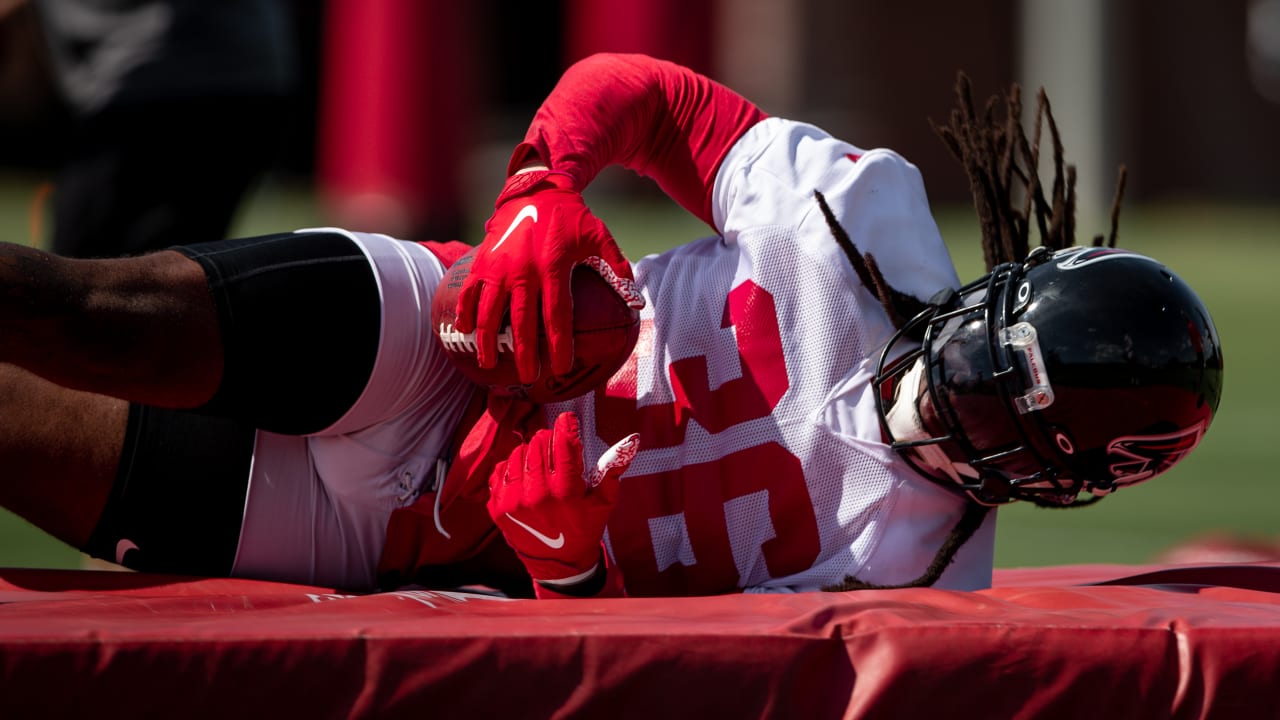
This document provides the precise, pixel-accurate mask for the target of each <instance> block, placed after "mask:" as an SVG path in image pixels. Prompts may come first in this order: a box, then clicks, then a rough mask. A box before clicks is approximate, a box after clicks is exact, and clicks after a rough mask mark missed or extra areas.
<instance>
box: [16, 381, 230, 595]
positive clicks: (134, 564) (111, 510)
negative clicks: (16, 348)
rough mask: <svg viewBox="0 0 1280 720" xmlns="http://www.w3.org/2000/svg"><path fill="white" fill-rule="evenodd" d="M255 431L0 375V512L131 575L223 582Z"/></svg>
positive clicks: (220, 421) (226, 571) (206, 417)
mask: <svg viewBox="0 0 1280 720" xmlns="http://www.w3.org/2000/svg"><path fill="white" fill-rule="evenodd" d="M253 441H254V430H253V428H251V427H249V426H246V425H244V424H242V423H237V422H235V421H231V420H227V419H224V418H215V417H209V416H205V415H200V414H197V413H192V412H184V411H174V410H162V409H157V408H151V407H148V406H145V405H136V404H134V405H130V404H129V403H126V402H124V401H122V400H118V399H116V398H111V397H107V396H105V395H95V394H92V393H86V392H82V391H78V390H68V389H67V388H63V387H60V386H58V385H55V384H53V383H51V382H49V381H47V380H44V379H42V378H40V377H37V376H36V375H33V374H31V373H29V372H27V371H25V370H22V369H21V368H18V367H16V366H13V365H5V364H0V468H3V471H2V472H0V506H3V507H5V508H6V509H8V510H10V511H12V512H14V513H16V514H17V515H19V516H20V517H22V518H24V519H26V520H27V521H29V522H31V523H32V524H33V525H35V526H36V527H39V528H40V529H42V530H44V531H45V532H48V533H49V534H50V535H53V536H54V537H56V538H58V539H59V540H62V541H63V542H65V543H67V544H69V545H71V546H73V547H76V548H78V549H80V550H83V551H85V552H87V553H89V554H90V555H92V556H94V557H98V558H102V559H105V560H109V561H111V562H114V563H119V564H123V565H127V566H128V567H131V568H134V569H136V570H148V571H154V572H169V573H181V574H196V575H215V576H221V575H226V574H228V573H229V572H230V570H231V565H232V562H233V560H234V558H235V553H236V548H237V542H238V540H239V532H240V523H241V513H242V510H243V507H244V496H245V488H246V486H247V484H248V479H249V467H250V462H251V458H252V454H253Z"/></svg>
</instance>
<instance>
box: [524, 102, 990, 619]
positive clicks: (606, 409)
mask: <svg viewBox="0 0 1280 720" xmlns="http://www.w3.org/2000/svg"><path fill="white" fill-rule="evenodd" d="M863 158H869V160H870V161H869V162H866V163H865V164H862V163H863ZM716 182H717V191H716V204H715V206H714V207H713V212H714V214H715V217H716V219H717V223H718V224H719V225H720V229H721V232H722V235H721V236H719V237H712V238H704V239H702V240H699V241H695V242H693V243H690V244H688V245H684V246H681V247H678V248H675V249H673V250H671V251H668V252H666V253H663V254H661V255H656V256H650V257H647V258H644V259H642V260H641V261H639V262H638V263H637V265H636V278H637V281H638V283H639V285H640V287H641V288H642V289H643V291H644V293H645V295H646V299H647V300H648V306H647V307H646V309H645V310H644V311H643V312H642V335H641V339H640V342H639V343H638V346H637V350H636V352H635V353H634V355H633V359H632V362H630V363H628V365H626V366H624V367H623V368H622V369H621V370H620V371H619V372H618V374H617V375H615V376H614V378H613V379H611V381H610V382H609V383H608V385H607V387H606V388H604V389H601V390H599V391H597V392H596V393H594V394H592V395H588V396H585V397H583V398H579V399H577V400H575V401H572V402H570V403H560V404H557V405H554V406H549V407H548V408H547V412H548V417H554V415H555V414H557V413H559V412H561V411H564V410H569V409H572V410H575V411H577V412H578V413H579V416H580V418H581V419H582V422H583V435H584V446H585V448H586V452H587V454H588V457H589V458H593V457H598V456H599V455H600V454H601V453H603V451H604V450H605V448H607V447H608V445H609V444H611V443H612V442H613V441H616V440H617V439H618V438H620V437H621V436H622V435H623V434H625V433H629V432H639V433H640V435H641V448H642V449H641V451H640V453H639V455H638V456H637V457H636V459H635V461H634V462H633V463H632V466H631V468H630V469H629V471H628V472H627V474H626V475H625V476H624V477H623V481H622V494H621V497H620V499H619V504H618V507H617V509H616V510H615V512H614V515H613V517H612V518H611V520H610V523H609V528H608V530H607V548H608V551H609V553H610V556H611V558H612V559H613V561H614V564H615V565H616V566H617V567H618V568H619V569H620V570H621V572H622V574H623V577H624V581H625V583H626V587H627V592H628V593H629V594H632V595H668V594H688V593H707V592H730V591H733V590H735V589H741V588H754V589H777V590H787V589H801V590H805V589H817V588H819V587H822V586H824V585H828V584H832V583H836V582H839V581H841V580H842V579H844V577H845V576H846V575H851V574H858V575H859V577H862V579H864V580H867V581H870V582H905V581H906V580H909V579H911V578H914V577H916V576H917V575H919V574H920V572H921V571H922V570H923V569H924V567H926V566H927V565H928V563H929V561H930V560H931V559H932V554H933V552H935V551H936V550H937V547H938V546H939V545H940V544H941V542H942V540H943V538H945V536H946V533H947V532H948V531H949V530H950V528H951V526H952V525H953V524H954V522H955V520H956V519H958V518H959V515H960V513H961V511H962V510H963V501H962V500H961V499H959V498H958V497H955V496H953V495H952V494H950V493H947V492H946V491H945V490H942V489H941V488H938V487H936V486H934V485H932V484H931V483H928V482H927V481H925V480H923V479H921V478H919V477H917V476H915V475H914V474H913V472H912V471H911V470H910V469H909V468H908V467H907V466H905V464H903V463H901V461H899V460H898V459H897V458H896V456H894V455H893V453H892V451H890V450H889V448H888V447H887V446H885V445H884V444H883V443H882V442H881V441H880V434H879V427H878V424H877V422H876V420H875V415H874V412H873V411H872V409H871V400H872V398H871V395H870V393H869V392H868V388H869V379H870V369H871V368H870V365H871V364H872V363H873V362H874V358H871V357H869V356H871V355H874V352H875V351H876V350H877V349H878V348H879V347H880V346H881V345H882V344H883V343H884V342H885V341H886V340H887V339H888V337H889V336H890V335H891V333H892V330H893V329H892V327H891V326H890V323H889V321H888V319H887V316H886V314H885V312H884V310H883V309H882V308H881V307H880V305H879V303H878V301H877V300H876V299H875V298H874V297H873V296H872V295H871V293H869V292H868V291H867V290H866V289H865V288H863V287H862V286H861V284H860V283H859V282H858V280H857V276H856V274H855V273H854V271H853V269H852V266H851V265H850V264H849V262H848V260H847V259H846V258H845V256H844V252H843V250H841V249H840V247H839V245H838V244H837V242H836V240H835V239H834V237H833V235H832V233H831V232H830V229H829V228H828V227H827V225H826V222H825V220H824V219H823V217H822V214H821V212H820V210H819V207H818V204H817V201H816V199H815V198H814V195H813V192H814V190H819V191H821V192H822V193H823V195H824V196H825V197H826V199H827V202H828V203H829V204H830V206H831V207H832V209H833V211H834V212H835V214H836V216H837V218H839V219H840V222H841V225H842V226H844V227H845V228H846V229H847V230H850V234H851V235H852V236H853V237H854V242H855V243H857V244H858V247H859V249H860V250H862V251H863V252H870V253H872V254H874V255H875V257H876V259H877V262H878V263H879V264H880V265H881V267H882V268H887V269H886V276H887V278H888V279H889V281H890V282H891V283H895V287H905V288H906V289H907V291H909V292H914V293H917V294H923V295H924V296H925V297H927V296H928V295H931V294H932V293H933V292H934V291H936V290H937V289H939V288H940V287H941V286H943V285H948V284H949V285H952V286H955V285H956V284H957V282H958V281H957V280H956V278H955V273H954V269H953V268H952V267H951V264H950V260H949V257H948V256H947V254H946V251H945V247H944V246H943V245H942V241H941V238H940V237H939V236H938V233H937V228H936V226H935V225H934V224H933V220H932V217H931V216H930V215H929V214H928V208H927V203H926V202H925V201H924V193H923V185H922V184H921V183H920V181H919V176H918V173H917V172H916V171H915V168H914V167H913V166H910V165H909V164H908V163H906V162H905V161H904V160H902V159H901V158H900V157H898V156H897V155H896V154H893V153H890V152H888V151H872V152H870V153H867V152H864V151H862V150H861V149H858V148H855V147H853V146H851V145H848V144H846V143H841V142H838V141H835V140H833V139H831V138H830V137H829V136H826V135H825V134H823V133H821V131H818V130H816V128H812V127H810V126H805V125H802V124H798V123H790V122H788V121H783V120H778V119H771V120H768V121H765V122H762V123H760V124H758V125H757V126H755V127H754V128H753V129H752V130H751V131H749V132H748V133H747V135H745V136H744V137H743V138H742V139H741V140H740V141H739V142H738V144H737V145H736V146H735V147H734V149H733V150H732V151H731V152H730V154H729V156H728V158H727V159H726V161H725V164H724V165H723V166H722V168H721V171H720V175H719V176H718V179H717V181H716ZM878 198H882V200H881V199H878ZM854 228H856V229H857V230H858V233H859V234H858V235H854V234H853V229H854ZM859 235H861V236H862V237H859ZM913 265H914V266H915V269H911V268H912V267H913ZM888 269H892V271H893V272H894V273H895V274H898V275H901V274H903V273H908V272H910V273H911V277H910V278H909V279H904V281H903V282H902V283H901V285H899V284H898V283H896V282H895V281H896V280H897V278H896V277H895V276H894V275H890V274H889V272H890V271H889V270H888ZM673 421H674V422H673ZM904 488H908V489H909V492H907V491H905V490H904ZM904 493H905V494H907V495H911V496H912V497H917V496H920V495H921V494H923V495H924V496H926V497H927V498H928V502H914V501H913V502H912V503H905V504H902V507H899V505H900V503H899V500H900V498H901V497H903V496H904ZM916 515H919V517H916ZM890 526H894V527H895V528H896V530H897V533H898V535H899V536H900V537H901V536H902V533H903V530H904V528H906V529H907V530H909V531H912V532H914V534H911V532H909V533H908V534H907V535H906V537H907V538H908V541H906V542H903V541H895V543H894V544H893V547H886V546H884V545H883V544H882V543H881V540H882V538H883V537H884V535H885V532H886V528H889V527H890ZM917 539H918V540H919V542H916V540H917ZM967 562H969V565H970V566H969V567H965V568H961V569H960V570H958V571H957V573H954V574H952V578H953V580H952V582H951V584H952V585H953V586H971V585H974V584H981V582H982V579H981V578H983V577H984V576H989V566H990V557H989V553H985V554H984V553H981V552H979V553H976V557H972V558H971V559H970V560H969V561H967ZM868 575H869V576H868ZM974 578H977V579H976V580H975V579H974ZM944 579H946V577H945V576H944ZM944 584H945V583H944Z"/></svg>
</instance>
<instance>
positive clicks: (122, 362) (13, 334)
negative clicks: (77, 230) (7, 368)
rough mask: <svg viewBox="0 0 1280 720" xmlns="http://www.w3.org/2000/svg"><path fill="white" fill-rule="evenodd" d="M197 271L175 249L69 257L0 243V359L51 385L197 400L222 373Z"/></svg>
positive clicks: (169, 402)
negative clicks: (127, 255)
mask: <svg viewBox="0 0 1280 720" xmlns="http://www.w3.org/2000/svg"><path fill="white" fill-rule="evenodd" d="M222 356H223V354H222V347H221V337H220V334H219V332H218V325H217V313H216V310H215V306H214V302H213V299H212V297H211V296H210V292H209V285H208V281H207V279H206V277H205V275H204V271H203V269H202V268H201V267H200V265H199V264H198V263H195V262H193V261H191V260H190V259H188V258H187V257H184V256H183V255H181V254H179V253H176V252H160V253H155V254H151V255H145V256H141V257H136V258H126V259H118V260H69V259H66V258H61V257H58V256H55V255H52V254H49V253H45V252H41V251H39V250H35V249H33V248H28V247H23V246H19V245H11V244H3V243H0V362H9V363H12V364H15V365H18V366H21V367H23V368H26V369H27V370H29V371H30V372H33V373H37V374H39V375H40V376H42V377H44V378H45V379H47V380H50V381H52V382H54V383H56V384H58V385H61V386H63V387H67V388H73V389H77V390H84V391H88V392H92V393H97V394H102V395H111V396H113V397H119V398H122V399H127V400H132V401H136V402H143V403H149V404H153V405H159V406H164V407H195V406H198V405H200V404H201V403H203V402H205V401H207V400H208V399H209V398H210V397H211V396H212V395H213V393H214V391H215V389H216V388H217V387H218V384H219V382H220V379H221V375H222Z"/></svg>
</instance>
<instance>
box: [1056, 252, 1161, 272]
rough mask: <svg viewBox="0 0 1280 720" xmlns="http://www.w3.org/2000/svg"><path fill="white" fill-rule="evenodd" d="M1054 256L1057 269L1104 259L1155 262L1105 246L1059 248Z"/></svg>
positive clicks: (1084, 264) (1074, 266) (1068, 268)
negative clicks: (1130, 259) (1056, 259)
mask: <svg viewBox="0 0 1280 720" xmlns="http://www.w3.org/2000/svg"><path fill="white" fill-rule="evenodd" d="M1054 257H1056V258H1058V269H1059V270H1074V269H1076V268H1081V267H1084V266H1086V265H1092V264H1094V263H1099V262H1104V261H1106V260H1118V259H1120V258H1134V259H1135V260H1146V261H1147V262H1156V261H1155V260H1153V259H1151V258H1149V257H1147V256H1146V255H1139V254H1138V253H1135V252H1129V251H1128V250H1120V249H1117V248H1105V247H1083V246H1082V247H1072V248H1066V249H1065V250H1059V251H1058V252H1057V253H1056V254H1055V255H1054Z"/></svg>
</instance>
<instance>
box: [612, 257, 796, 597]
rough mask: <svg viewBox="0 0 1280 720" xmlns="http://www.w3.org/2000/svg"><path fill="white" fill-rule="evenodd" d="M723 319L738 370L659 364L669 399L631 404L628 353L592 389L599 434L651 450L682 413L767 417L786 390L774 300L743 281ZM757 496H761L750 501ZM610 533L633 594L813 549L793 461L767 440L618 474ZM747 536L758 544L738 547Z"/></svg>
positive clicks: (725, 582) (717, 585)
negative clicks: (713, 376)
mask: <svg viewBox="0 0 1280 720" xmlns="http://www.w3.org/2000/svg"><path fill="white" fill-rule="evenodd" d="M731 326H732V327H733V328H734V330H735V337H736V342H737V349H738V356H739V359H740V367H741V369H742V372H741V375H740V376H739V377H737V378H735V379H733V380H729V381H727V382H724V383H722V384H721V385H720V386H719V387H718V388H716V389H714V390H713V389H711V387H710V382H709V379H708V378H709V376H708V372H707V359H706V358H705V357H691V358H682V359H680V360H676V361H674V362H672V363H671V365H670V366H669V368H668V376H669V379H670V383H671V390H672V396H673V397H674V400H673V401H672V402H670V403H665V404H661V405H645V406H639V405H638V403H637V402H636V360H635V359H634V358H633V359H632V360H631V361H629V364H628V366H627V367H626V368H625V369H624V370H623V371H622V372H619V373H618V374H617V375H615V376H614V379H613V380H611V381H610V382H609V386H608V387H607V388H606V389H601V390H598V391H597V392H596V397H595V404H596V423H597V426H596V429H597V433H598V434H599V436H600V438H601V439H602V440H604V441H605V443H606V444H612V443H613V442H616V441H617V440H618V439H620V438H622V437H624V436H625V435H627V434H629V433H631V432H636V431H639V432H640V434H641V443H642V446H643V447H644V448H645V449H659V448H664V447H672V446H676V445H680V444H682V443H683V442H684V441H685V432H686V429H687V426H688V423H689V421H690V420H691V419H692V420H696V421H697V422H698V424H699V425H700V426H702V427H703V428H705V429H706V430H707V431H708V432H709V433H712V434H714V433H719V432H722V431H724V430H727V429H728V428H731V427H733V426H734V425H738V424H741V423H744V422H749V421H751V420H757V419H760V418H765V417H768V416H769V415H771V414H772V412H773V409H774V408H775V407H776V406H777V404H778V401H779V400H780V399H781V398H782V396H783V394H784V393H785V392H786V391H787V388H788V387H790V382H789V380H788V378H787V369H786V361H785V357H784V355H783V349H782V338H781V335H780V333H779V330H778V319H777V312H776V306H775V303H774V298H773V296H772V295H771V294H770V293H769V292H768V291H766V290H765V289H764V288H762V287H760V286H759V285H757V284H755V283H754V282H751V281H750V280H748V281H746V282H744V283H742V284H741V285H739V286H738V287H736V288H734V289H733V290H732V291H730V293H729V295H728V297H727V298H726V300H725V307H724V315H723V318H722V320H721V328H723V329H727V328H729V327H731ZM648 330H650V328H645V331H648ZM642 342H643V338H642ZM638 354H639V353H637V355H638ZM755 493H760V494H761V500H762V501H761V502H752V501H750V499H749V498H748V496H750V495H752V494H755ZM744 500H745V502H744ZM734 501H739V502H734ZM731 505H733V506H734V507H736V508H737V510H735V511H733V512H732V517H733V518H734V522H735V527H736V531H731V530H732V529H731V528H730V527H729V525H728V519H727V518H729V517H730V516H731V509H730V506H731ZM766 529H769V531H768V532H767V533H766ZM671 533H676V534H677V535H676V536H675V537H672V535H671ZM659 535H661V537H659ZM609 537H610V539H611V543H612V548H613V554H614V557H615V559H616V560H617V563H618V565H619V568H620V569H621V571H622V575H623V577H624V578H625V580H626V585H627V590H628V592H629V593H631V594H635V595H682V594H712V593H723V592H732V591H733V590H735V589H736V588H737V587H738V585H739V582H740V577H739V575H740V573H741V572H744V571H749V570H750V569H751V567H752V566H753V565H754V563H753V560H754V557H755V554H756V552H757V549H758V551H759V553H760V554H761V555H762V556H763V558H764V561H765V565H766V566H767V568H768V571H769V575H770V577H781V576H785V575H790V574H793V573H797V572H800V571H802V570H804V569H806V568H808V567H809V566H811V565H812V564H813V561H814V560H815V559H817V557H818V552H819V549H820V542H819V538H818V525H817V520H816V519H815V517H814V514H813V505H812V502H811V501H810V499H809V492H808V488H807V486H806V485H805V481H804V470H803V467H802V466H801V463H800V459H799V458H797V457H796V456H795V455H794V454H792V453H791V452H790V451H789V450H787V448H785V447H783V446H782V445H781V444H778V443H776V442H768V443H764V444H761V445H757V446H754V447H748V448H744V449H740V450H737V451H735V452H732V453H730V454H728V455H725V456H723V457H721V458H720V459H718V460H715V461H712V462H706V463H698V464H691V465H683V466H678V467H672V468H670V469H665V470H662V471H659V472H656V473H651V474H648V475H642V476H633V477H628V478H626V480H625V481H624V482H623V483H622V493H621V497H620V498H619V501H618V506H617V508H616V509H615V510H614V513H613V516H612V517H611V518H610V521H609ZM686 538H687V545H686V544H685V539H686ZM735 538H737V539H738V543H737V544H738V545H739V546H735V541H734V539H735ZM753 538H755V539H756V540H758V541H759V547H758V548H756V547H750V546H741V545H749V544H750V543H752V542H754V541H753V540H752V539H753ZM659 546H661V548H663V549H662V550H660V551H659V550H655V548H657V547H659ZM735 551H736V554H735ZM660 554H661V555H662V557H661V558H660V557H659V555H660ZM738 555H740V556H741V557H738Z"/></svg>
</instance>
